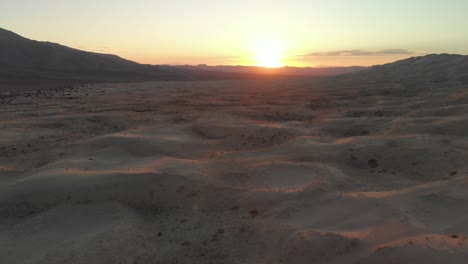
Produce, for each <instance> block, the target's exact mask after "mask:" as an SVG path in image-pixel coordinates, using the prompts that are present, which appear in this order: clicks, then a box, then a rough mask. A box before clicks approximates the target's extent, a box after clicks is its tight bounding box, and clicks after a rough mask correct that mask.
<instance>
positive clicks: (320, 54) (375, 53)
mask: <svg viewBox="0 0 468 264" xmlns="http://www.w3.org/2000/svg"><path fill="white" fill-rule="evenodd" d="M415 54H417V53H416V52H414V51H412V50H407V49H383V50H376V51H371V50H337V51H327V52H312V53H307V54H303V55H300V57H337V56H354V57H361V56H388V55H415Z"/></svg>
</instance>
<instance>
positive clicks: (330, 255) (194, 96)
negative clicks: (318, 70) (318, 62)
mask: <svg viewBox="0 0 468 264" xmlns="http://www.w3.org/2000/svg"><path fill="white" fill-rule="evenodd" d="M0 103H1V108H0V118H1V123H0V176H1V177H0V263H8V264H16V263H18V264H20V263H21V264H27V263H47V264H53V263H61V264H62V263H113V264H117V263H132V264H136V263H161V264H163V263H164V264H166V263H242V264H250V263H252V264H257V263H260V264H263V263H265V264H267V263H268V264H270V263H278V264H279V263H291V264H296V263H297V264H299V263H301V264H302V263H363V264H364V263H466V260H467V259H468V179H467V176H468V165H467V164H468V163H467V161H468V90H467V89H466V87H461V86H453V87H452V86H450V85H448V86H444V85H441V84H438V85H437V86H433V87H432V86H424V87H412V88H408V87H401V86H399V85H396V84H390V83H389V84H385V83H352V82H350V83H348V84H346V85H343V84H340V85H338V84H334V83H333V82H330V81H325V80H303V79H302V80H301V79H298V80H281V79H278V80H258V81H215V82H180V83H178V82H153V83H138V84H102V85H93V86H87V87H80V88H75V89H69V90H65V91H47V92H40V93H36V92H24V93H16V94H3V95H1V96H0Z"/></svg>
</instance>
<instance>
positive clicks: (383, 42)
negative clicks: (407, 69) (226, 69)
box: [0, 0, 468, 66]
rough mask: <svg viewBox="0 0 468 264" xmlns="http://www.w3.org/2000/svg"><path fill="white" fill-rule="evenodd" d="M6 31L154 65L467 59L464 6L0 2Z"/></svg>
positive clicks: (337, 1) (401, 1)
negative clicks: (451, 55)
mask: <svg viewBox="0 0 468 264" xmlns="http://www.w3.org/2000/svg"><path fill="white" fill-rule="evenodd" d="M1 8H2V15H1V16H0V26H1V27H4V28H5V29H8V30H12V31H14V32H16V33H18V34H20V35H23V36H25V37H28V38H32V39H36V40H47V41H52V42H58V43H61V44H63V45H67V46H71V47H74V48H79V49H84V50H88V51H95V52H102V53H112V54H117V55H119V56H121V57H124V58H127V59H131V60H135V61H138V62H141V63H148V64H210V65H218V64H223V65H238V64H242V65H264V64H265V65H267V64H268V65H276V66H279V65H290V66H349V65H373V64H381V63H386V62H391V61H395V60H399V59H403V58H406V57H410V56H416V55H423V54H428V53H459V54H467V53H468V46H467V45H466V43H468V31H467V30H466V28H465V26H466V25H467V24H468V16H467V15H466V11H467V10H468V1H466V0H447V1H439V0H424V1H423V0H412V1H407V0H393V1H387V0H360V1H355V0H327V1H324V0H290V1H275V0H269V1H265V0H257V1H246V0H237V1H221V0H217V1H215V0H197V1H195V0H174V1H163V0H133V1H128V0H100V1H95V0H80V1H69V0H42V1H36V0H2V6H1Z"/></svg>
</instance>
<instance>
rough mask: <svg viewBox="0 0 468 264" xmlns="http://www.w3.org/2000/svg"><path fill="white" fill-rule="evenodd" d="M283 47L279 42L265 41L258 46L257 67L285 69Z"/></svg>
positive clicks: (256, 54) (256, 52) (256, 50)
mask: <svg viewBox="0 0 468 264" xmlns="http://www.w3.org/2000/svg"><path fill="white" fill-rule="evenodd" d="M283 50H284V49H283V47H282V45H281V43H280V42H279V41H272V40H269V41H263V42H260V43H258V44H257V45H256V48H255V61H256V65H257V66H261V67H267V68H279V67H283V66H284V64H283V62H282V60H283V58H284V55H283Z"/></svg>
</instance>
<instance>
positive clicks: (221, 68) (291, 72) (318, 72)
mask: <svg viewBox="0 0 468 264" xmlns="http://www.w3.org/2000/svg"><path fill="white" fill-rule="evenodd" d="M177 67H178V68H182V69H190V70H206V71H217V72H233V73H253V74H267V75H287V76H334V75H339V74H345V73H351V72H355V71H359V70H363V69H365V68H366V67H361V66H351V67H288V66H285V67H281V68H264V67H257V66H241V65H238V66H226V65H218V66H209V65H205V64H201V65H197V66H191V65H179V66H177Z"/></svg>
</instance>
